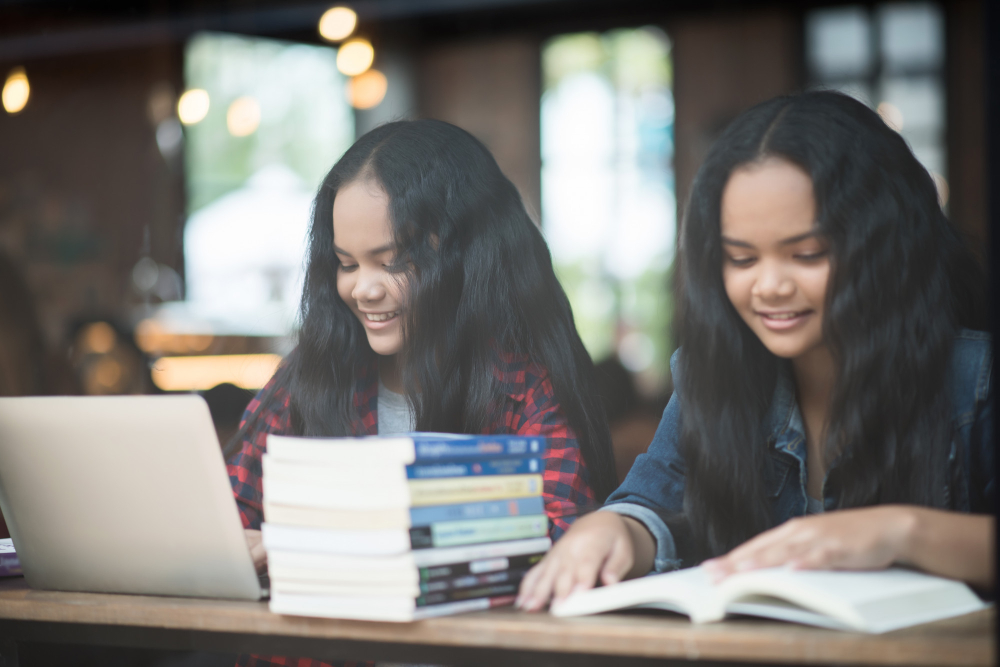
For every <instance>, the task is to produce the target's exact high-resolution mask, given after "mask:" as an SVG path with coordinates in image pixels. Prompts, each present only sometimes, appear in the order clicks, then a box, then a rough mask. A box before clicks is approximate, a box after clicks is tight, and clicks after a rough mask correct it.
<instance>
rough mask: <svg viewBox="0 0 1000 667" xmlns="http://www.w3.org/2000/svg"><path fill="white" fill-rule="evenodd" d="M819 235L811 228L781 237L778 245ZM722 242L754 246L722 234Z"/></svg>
mask: <svg viewBox="0 0 1000 667" xmlns="http://www.w3.org/2000/svg"><path fill="white" fill-rule="evenodd" d="M819 235H820V232H819V230H818V229H813V230H811V231H808V232H806V233H805V234H799V235H797V236H790V237H788V238H787V239H782V240H781V241H778V245H793V244H795V243H798V242H799V241H805V240H806V239H810V238H813V237H816V236H819ZM722 242H723V243H724V244H726V245H734V246H737V247H740V248H750V249H753V248H754V246H753V244H750V243H747V242H746V241H740V240H738V239H732V238H729V237H728V236H725V235H723V236H722Z"/></svg>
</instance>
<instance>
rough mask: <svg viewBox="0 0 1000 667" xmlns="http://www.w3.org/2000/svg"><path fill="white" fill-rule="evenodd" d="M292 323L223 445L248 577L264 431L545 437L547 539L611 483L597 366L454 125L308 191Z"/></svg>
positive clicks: (397, 130)
mask: <svg viewBox="0 0 1000 667" xmlns="http://www.w3.org/2000/svg"><path fill="white" fill-rule="evenodd" d="M301 321H302V324H301V328H300V331H299V340H298V346H297V347H296V348H295V350H294V351H293V352H292V353H291V354H290V355H289V356H288V357H287V358H286V359H285V360H284V362H283V363H282V365H281V367H280V368H279V369H278V372H277V373H276V374H275V376H274V378H273V379H272V380H271V382H270V383H269V384H268V385H267V386H266V387H265V388H264V389H263V390H262V391H261V392H260V394H259V395H258V396H257V398H255V399H254V401H253V402H252V403H251V404H250V406H249V407H248V409H247V413H246V415H245V416H244V420H243V423H242V424H241V427H240V430H239V432H238V433H237V435H236V436H235V437H234V439H233V441H232V442H231V443H230V445H229V452H228V453H229V456H228V460H229V474H230V479H231V481H232V484H233V491H234V493H235V495H236V499H237V503H238V505H239V508H240V515H241V517H242V519H243V524H244V527H245V528H246V529H247V534H248V540H249V541H250V543H251V546H252V551H253V553H254V560H255V562H256V563H257V565H258V567H259V568H263V566H264V553H263V550H262V549H261V548H260V533H259V529H260V522H261V518H262V513H261V506H262V505H261V500H262V498H261V495H262V491H261V454H262V452H263V451H264V444H265V437H266V434H267V433H280V434H298V435H307V436H352V435H355V436H356V435H374V434H376V433H379V432H383V433H388V432H399V431H408V430H417V431H443V432H452V433H514V434H523V435H529V434H530V435H544V436H548V438H549V450H548V452H547V453H546V466H545V471H544V480H545V483H544V490H543V495H544V499H545V509H546V512H547V514H548V515H549V519H550V534H551V536H552V537H553V539H555V538H558V537H559V536H561V535H562V533H563V532H564V531H565V530H566V529H568V528H569V525H570V524H571V523H572V522H573V521H574V519H575V518H576V517H577V516H579V514H580V513H581V512H582V511H584V510H585V509H587V508H589V507H594V506H597V505H599V504H600V503H601V502H603V501H604V499H605V498H606V497H607V495H608V494H609V493H610V492H611V491H612V490H613V489H614V487H615V485H616V482H615V480H616V475H615V470H614V459H613V457H612V454H611V445H610V437H609V434H608V426H607V423H606V421H605V419H604V416H603V410H602V408H601V405H600V402H599V399H598V397H597V393H596V391H595V388H594V381H593V378H592V374H593V365H592V363H591V360H590V357H589V356H588V355H587V352H586V350H585V349H584V347H583V343H582V342H581V340H580V337H579V336H578V334H577V333H576V328H575V326H574V324H573V316H572V312H571V311H570V307H569V302H568V301H567V299H566V295H565V293H564V292H563V290H562V288H561V287H560V285H559V283H558V281H557V280H556V277H555V274H554V272H553V270H552V261H551V258H550V256H549V252H548V248H547V247H546V245H545V241H544V239H543V238H542V235H541V233H540V231H539V230H538V228H537V227H536V226H535V224H534V223H533V222H532V221H531V219H530V218H529V217H528V214H527V212H526V211H525V209H524V205H523V203H522V202H521V198H520V196H519V194H518V192H517V190H516V189H515V187H514V185H513V184H512V183H511V182H510V181H509V180H508V179H507V178H506V177H504V175H503V174H502V173H501V171H500V169H499V167H498V166H497V164H496V161H495V160H494V159H493V156H492V155H490V153H489V151H488V150H487V149H486V147H485V146H483V145H482V144H481V143H480V142H479V141H478V140H476V139H475V138H474V137H472V135H470V134H469V133H467V132H465V131H464V130H461V129H459V128H457V127H455V126H453V125H449V124H448V123H444V122H441V121H433V120H421V121H402V122H397V123H389V124H387V125H383V126H381V127H379V128H377V129H375V130H373V131H371V132H369V133H368V134H366V135H365V136H363V137H362V138H361V139H359V140H358V141H357V143H355V144H354V146H352V147H351V148H350V149H349V150H348V151H347V152H346V153H345V154H344V156H343V157H342V158H341V159H340V160H339V161H338V162H337V164H336V165H334V167H333V169H332V170H331V171H330V173H329V174H328V175H327V177H326V179H325V180H324V181H323V184H322V186H321V187H320V190H319V194H318V195H317V197H316V203H315V208H314V212H313V223H312V227H311V231H310V239H309V264H308V268H307V271H306V278H305V286H304V290H303V296H302V307H301ZM380 408H381V410H380ZM239 664H242V665H265V664H272V665H275V664H276V665H297V666H299V667H307V666H310V667H311V666H313V665H322V664H325V663H322V662H319V661H315V660H312V659H303V658H282V657H264V656H243V657H241V659H240V662H239ZM348 664H350V663H348Z"/></svg>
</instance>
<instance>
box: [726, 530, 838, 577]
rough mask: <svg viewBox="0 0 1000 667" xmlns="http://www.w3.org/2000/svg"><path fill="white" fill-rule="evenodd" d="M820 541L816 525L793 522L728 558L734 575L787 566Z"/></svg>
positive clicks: (755, 539)
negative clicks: (786, 564)
mask: <svg viewBox="0 0 1000 667" xmlns="http://www.w3.org/2000/svg"><path fill="white" fill-rule="evenodd" d="M818 539H820V535H819V533H818V532H817V531H816V528H815V525H814V522H812V521H810V520H807V519H798V518H797V519H791V520H789V521H786V522H785V523H783V524H782V525H780V526H778V527H777V528H772V529H771V530H769V531H767V532H764V533H761V534H760V535H758V536H757V537H755V538H753V539H752V540H749V541H747V542H746V543H744V544H742V545H740V546H739V547H737V548H736V549H733V550H732V551H731V552H730V553H729V554H727V555H726V556H725V557H724V558H725V560H726V561H727V562H726V563H725V565H726V566H727V567H728V569H729V571H730V572H731V573H734V572H742V571H744V570H754V569H758V568H762V567H777V566H778V565H784V564H785V563H786V562H787V561H788V559H789V558H791V557H793V556H794V555H795V554H797V553H803V552H804V551H805V550H806V549H808V548H809V545H810V544H811V543H814V542H816V541H817V540H818Z"/></svg>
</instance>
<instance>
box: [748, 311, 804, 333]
mask: <svg viewBox="0 0 1000 667" xmlns="http://www.w3.org/2000/svg"><path fill="white" fill-rule="evenodd" d="M813 312H814V311H812V310H783V311H777V312H770V313H765V312H759V311H758V312H757V315H758V316H759V317H760V319H761V322H763V324H764V326H765V327H767V328H768V329H771V330H772V331H786V330H788V329H793V328H795V327H797V326H799V325H800V324H802V323H803V322H805V321H806V319H807V318H808V317H809V316H810V315H812V314H813Z"/></svg>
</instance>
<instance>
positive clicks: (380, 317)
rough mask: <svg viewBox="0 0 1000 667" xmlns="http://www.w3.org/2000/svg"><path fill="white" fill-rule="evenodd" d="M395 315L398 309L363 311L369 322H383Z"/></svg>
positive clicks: (397, 313)
mask: <svg viewBox="0 0 1000 667" xmlns="http://www.w3.org/2000/svg"><path fill="white" fill-rule="evenodd" d="M397 315H399V311H398V310H394V311H392V312H391V313H364V316H365V319H366V320H368V321H369V322H385V321H387V320H391V319H392V318H394V317H396V316H397Z"/></svg>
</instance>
